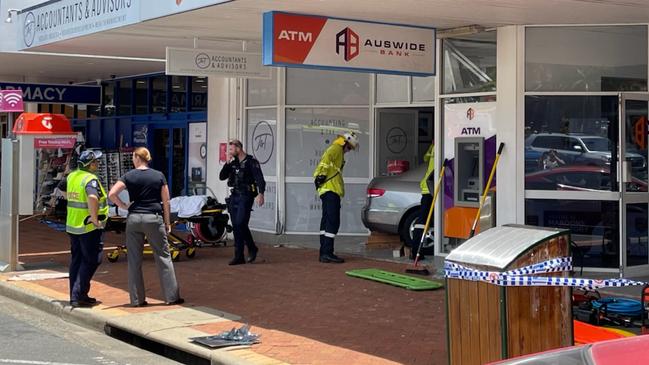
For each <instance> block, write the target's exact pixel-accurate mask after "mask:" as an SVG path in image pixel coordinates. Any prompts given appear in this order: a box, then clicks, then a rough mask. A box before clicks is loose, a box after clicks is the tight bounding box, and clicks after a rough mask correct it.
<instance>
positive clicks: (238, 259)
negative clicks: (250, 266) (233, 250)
mask: <svg viewBox="0 0 649 365" xmlns="http://www.w3.org/2000/svg"><path fill="white" fill-rule="evenodd" d="M245 263H246V260H244V258H243V257H235V258H233V259H232V260H230V263H229V264H228V265H230V266H234V265H243V264H245Z"/></svg>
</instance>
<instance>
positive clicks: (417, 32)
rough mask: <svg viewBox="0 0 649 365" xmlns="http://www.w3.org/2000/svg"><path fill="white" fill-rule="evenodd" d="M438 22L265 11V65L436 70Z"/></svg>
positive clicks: (408, 72)
mask: <svg viewBox="0 0 649 365" xmlns="http://www.w3.org/2000/svg"><path fill="white" fill-rule="evenodd" d="M435 36H436V35H435V28H429V27H420V26H413V25H404V24H388V23H377V22H369V21H362V20H349V19H340V18H329V17H324V16H317V15H303V14H292V13H283V12H274V11H271V12H267V13H264V24H263V60H264V65H266V66H285V67H310V68H321V69H333V70H341V71H360V72H377V73H390V74H400V75H415V76H432V75H435Z"/></svg>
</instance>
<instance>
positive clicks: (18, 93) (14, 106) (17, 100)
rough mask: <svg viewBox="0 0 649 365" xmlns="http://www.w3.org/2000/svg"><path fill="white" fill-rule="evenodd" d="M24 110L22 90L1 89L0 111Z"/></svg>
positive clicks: (20, 111)
mask: <svg viewBox="0 0 649 365" xmlns="http://www.w3.org/2000/svg"><path fill="white" fill-rule="evenodd" d="M24 110H25V106H24V104H23V92H22V90H0V112H9V113H11V112H17V113H22V112H23V111H24Z"/></svg>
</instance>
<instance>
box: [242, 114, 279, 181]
mask: <svg viewBox="0 0 649 365" xmlns="http://www.w3.org/2000/svg"><path fill="white" fill-rule="evenodd" d="M276 142H277V109H275V108H268V109H252V110H248V141H247V145H246V150H247V151H248V153H250V154H252V155H253V156H254V157H255V158H256V159H257V160H258V161H259V163H260V164H261V169H262V172H263V173H264V176H277V157H276V156H277V143H276Z"/></svg>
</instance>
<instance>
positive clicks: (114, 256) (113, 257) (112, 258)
mask: <svg viewBox="0 0 649 365" xmlns="http://www.w3.org/2000/svg"><path fill="white" fill-rule="evenodd" d="M106 258H107V259H108V262H117V260H118V259H119V251H118V250H114V251H111V252H109V253H107V254H106Z"/></svg>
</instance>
